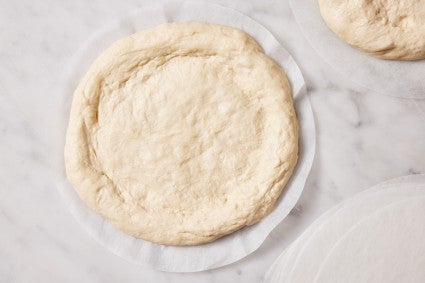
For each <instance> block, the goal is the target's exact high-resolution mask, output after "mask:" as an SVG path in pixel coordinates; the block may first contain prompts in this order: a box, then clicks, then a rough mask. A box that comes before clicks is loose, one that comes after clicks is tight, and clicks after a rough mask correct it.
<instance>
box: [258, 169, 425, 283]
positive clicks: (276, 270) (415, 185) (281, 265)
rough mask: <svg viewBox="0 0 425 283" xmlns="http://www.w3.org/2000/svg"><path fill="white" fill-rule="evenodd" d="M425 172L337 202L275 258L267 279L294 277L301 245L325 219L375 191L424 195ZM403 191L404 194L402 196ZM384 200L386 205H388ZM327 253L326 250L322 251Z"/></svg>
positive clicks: (326, 220) (375, 192)
mask: <svg viewBox="0 0 425 283" xmlns="http://www.w3.org/2000/svg"><path fill="white" fill-rule="evenodd" d="M424 186H425V174H417V175H407V176H402V177H399V178H395V179H390V180H387V181H384V182H382V183H379V184H377V185H375V186H373V187H371V188H370V189H367V190H365V191H362V192H360V193H358V194H357V195H355V196H353V197H351V198H349V199H347V200H345V201H343V202H341V203H339V204H337V205H335V206H334V207H332V208H331V209H329V210H328V211H326V212H325V213H324V214H322V215H321V216H320V217H319V218H317V219H316V220H315V221H314V222H313V223H312V224H311V225H310V226H309V227H307V229H306V230H305V231H304V232H303V233H302V234H301V235H300V236H299V237H298V238H297V239H296V240H295V241H294V242H293V243H292V244H291V245H290V246H289V247H287V248H286V249H285V250H284V251H283V252H282V253H281V255H280V256H279V257H278V258H277V259H276V260H275V262H274V263H273V264H272V266H271V267H270V268H269V270H268V271H267V272H266V275H265V279H264V282H266V283H272V282H286V281H288V280H291V279H292V278H291V271H292V269H293V267H294V264H296V262H297V258H298V255H299V254H300V252H301V250H302V248H304V247H305V245H306V244H307V243H308V242H309V241H310V240H311V237H312V236H314V234H315V233H316V232H317V231H318V230H319V228H320V227H322V226H323V225H324V224H325V223H326V222H329V221H330V220H331V219H332V218H335V217H337V216H338V214H340V213H341V210H343V209H344V208H347V207H350V206H353V204H354V206H355V207H359V205H360V203H362V200H363V201H365V200H367V198H368V197H370V196H372V195H375V196H376V195H377V194H379V195H381V197H383V196H385V194H397V193H398V194H399V197H400V200H403V199H404V197H411V196H422V195H423V193H424V192H425V190H424V188H425V187H424ZM403 191H404V192H405V193H404V196H403ZM385 205H388V203H387V204H384V205H383V207H385ZM323 256H325V254H324V255H323Z"/></svg>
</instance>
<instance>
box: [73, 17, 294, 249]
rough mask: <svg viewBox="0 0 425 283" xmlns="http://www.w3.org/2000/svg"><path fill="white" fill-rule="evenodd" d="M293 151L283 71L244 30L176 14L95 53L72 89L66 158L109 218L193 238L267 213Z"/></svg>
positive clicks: (126, 226)
mask: <svg viewBox="0 0 425 283" xmlns="http://www.w3.org/2000/svg"><path fill="white" fill-rule="evenodd" d="M297 153H298V124H297V119H296V114H295V111H294V106H293V102H292V96H291V88H290V85H289V82H288V80H287V78H286V75H285V72H284V71H283V70H282V69H281V68H280V67H279V66H278V65H277V64H276V63H275V62H274V61H272V59H270V58H269V57H267V56H266V55H265V54H264V53H263V51H262V49H261V47H260V46H259V45H258V44H257V43H256V42H255V41H254V40H253V39H252V38H250V37H249V36H248V35H247V34H245V33H244V32H242V31H240V30H237V29H234V28H230V27H225V26H218V25H211V24H201V23H179V24H176V23H174V24H164V25H161V26H158V27H155V28H151V29H148V30H145V31H142V32H139V33H136V34H133V35H131V36H129V37H127V38H124V39H122V40H119V41H117V42H116V43H114V44H113V45H112V46H111V47H110V48H108V49H107V50H106V51H105V52H103V53H102V54H101V55H100V56H99V57H98V58H97V59H96V60H95V61H94V63H93V64H92V66H91V67H90V68H89V70H88V72H87V74H86V75H85V77H84V78H83V79H82V81H81V83H80V84H79V86H78V88H77V89H76V91H75V93H74V99H73V103H72V108H71V114H70V121H69V126H68V132H67V138H66V145H65V164H66V172H67V176H68V179H69V180H70V182H71V183H72V185H73V187H74V188H75V190H76V192H77V193H78V195H79V196H80V198H81V199H82V200H83V201H84V202H85V203H86V204H87V205H88V206H89V207H90V208H92V209H93V210H94V211H96V212H97V213H99V214H100V215H102V216H103V217H105V218H106V219H108V220H109V221H110V222H111V223H112V224H113V225H114V226H115V227H117V228H119V229H120V230H122V231H124V232H126V233H128V234H130V235H132V236H134V237H137V238H142V239H145V240H149V241H152V242H155V243H160V244H167V245H194V244H201V243H207V242H210V241H213V240H215V239H217V238H219V237H222V236H224V235H226V234H229V233H231V232H233V231H236V230H238V229H240V228H242V227H244V226H247V225H251V224H254V223H256V222H258V221H259V220H261V219H262V218H263V217H265V216H266V215H267V214H268V213H269V212H270V211H271V210H272V208H273V206H274V204H275V202H276V200H277V199H278V198H279V196H280V194H281V192H282V190H283V188H284V187H285V185H286V183H287V182H288V180H289V178H290V176H291V174H292V172H293V170H294V167H295V165H296V162H297Z"/></svg>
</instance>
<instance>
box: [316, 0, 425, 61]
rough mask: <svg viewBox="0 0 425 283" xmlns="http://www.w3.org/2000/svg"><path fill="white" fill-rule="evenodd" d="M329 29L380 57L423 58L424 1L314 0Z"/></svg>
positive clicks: (424, 32)
mask: <svg viewBox="0 0 425 283" xmlns="http://www.w3.org/2000/svg"><path fill="white" fill-rule="evenodd" d="M318 1H319V6H320V12H321V14H322V17H323V19H324V21H325V22H326V24H327V25H328V26H329V28H330V29H331V30H332V31H333V32H335V33H336V34H337V35H338V36H339V37H341V38H342V39H343V40H344V41H346V42H347V43H349V44H350V45H352V46H354V47H357V48H359V49H361V50H363V51H365V52H367V53H369V54H371V55H374V56H376V57H379V58H384V59H400V60H417V59H424V58H425V1H424V0H403V1H396V0H318Z"/></svg>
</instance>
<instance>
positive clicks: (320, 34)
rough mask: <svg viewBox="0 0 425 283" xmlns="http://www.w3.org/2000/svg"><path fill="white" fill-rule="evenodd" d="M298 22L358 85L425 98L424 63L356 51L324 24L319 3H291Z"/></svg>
mask: <svg viewBox="0 0 425 283" xmlns="http://www.w3.org/2000/svg"><path fill="white" fill-rule="evenodd" d="M289 3H290V6H291V9H292V12H293V14H294V16H295V19H296V21H297V23H298V25H299V27H300V29H301V32H302V33H303V34H304V36H305V38H306V39H307V40H308V41H309V42H310V44H311V45H312V47H313V48H314V49H315V50H316V51H317V53H318V54H319V55H320V56H321V57H322V58H323V59H324V60H325V61H326V62H327V63H328V64H330V65H331V66H333V67H334V68H335V69H336V70H338V71H340V72H341V73H343V74H344V75H346V76H348V77H349V78H350V79H351V80H353V81H354V82H355V83H357V84H359V85H361V86H363V87H366V88H368V89H371V90H373V91H376V92H378V93H381V94H384V95H389V96H393V97H401V98H421V99H425V91H424V90H425V60H418V61H397V60H382V59H378V58H375V57H372V56H370V55H367V54H366V53H364V52H362V51H360V50H357V49H355V48H353V47H351V46H350V45H348V44H347V43H345V42H344V41H343V40H342V39H340V38H339V37H338V36H337V35H335V34H334V33H333V32H332V31H331V30H330V29H329V28H328V27H327V26H326V24H325V22H324V21H323V19H322V17H321V15H320V11H319V4H318V1H317V0H290V1H289Z"/></svg>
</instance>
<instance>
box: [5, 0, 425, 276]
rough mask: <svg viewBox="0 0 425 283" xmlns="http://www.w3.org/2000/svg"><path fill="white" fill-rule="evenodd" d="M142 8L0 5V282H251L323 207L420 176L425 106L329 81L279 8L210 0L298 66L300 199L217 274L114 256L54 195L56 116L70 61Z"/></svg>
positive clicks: (129, 4) (342, 80)
mask: <svg viewBox="0 0 425 283" xmlns="http://www.w3.org/2000/svg"><path fill="white" fill-rule="evenodd" d="M142 3H143V1H136V0H130V1H112V0H108V1H90V2H89V1H82V0H78V1H29V0H23V1H6V0H0V7H1V9H0V133H1V136H0V227H1V233H0V281H1V282H5V283H8V282H102V283H105V282H106V283H107V282H170V281H171V282H235V281H236V280H238V281H240V282H259V281H260V280H261V278H262V277H263V275H264V273H265V271H266V270H267V269H268V267H269V266H270V265H271V263H272V262H273V261H274V259H275V258H276V257H277V256H278V254H280V252H281V251H282V250H283V249H284V248H285V247H286V246H287V245H288V244H289V243H290V242H291V241H292V240H293V239H294V238H295V237H297V236H298V235H299V234H300V233H301V232H302V231H303V229H305V227H306V226H307V225H308V224H309V223H311V222H312V221H313V220H314V219H315V218H317V217H318V216H319V215H320V214H321V213H322V212H324V211H325V210H327V209H328V208H330V207H331V206H333V205H335V204H336V203H338V202H340V201H341V200H342V199H345V198H348V197H350V196H351V195H353V194H355V193H356V192H359V191H362V190H364V189H367V188H368V187H370V186H372V185H373V184H376V183H378V182H380V181H383V180H386V179H389V178H393V177H397V176H401V175H406V174H409V173H425V161H424V160H425V101H424V100H422V101H421V100H404V99H397V98H391V97H387V96H382V95H379V94H376V93H372V92H370V91H368V90H366V89H363V88H361V87H359V86H357V85H355V84H353V83H351V81H350V80H349V79H348V78H347V77H344V76H342V75H340V74H338V73H337V72H336V71H335V70H333V69H332V68H331V67H330V66H328V65H326V63H324V62H323V61H322V60H321V59H320V58H318V56H317V54H315V52H314V50H313V49H312V48H311V47H310V46H309V45H308V43H307V41H306V40H305V39H304V38H303V37H302V35H301V34H300V32H299V29H298V27H297V25H296V23H295V21H294V18H293V16H292V14H291V11H290V8H289V5H288V3H287V1H282V0H281V1H259V0H258V1H251V2H250V3H246V4H243V5H241V4H235V3H234V2H233V1H228V2H227V3H226V1H219V3H222V4H226V5H227V6H231V7H232V6H233V7H235V8H237V9H239V10H242V11H243V12H245V13H247V14H249V15H251V16H252V17H253V18H254V19H256V20H258V21H259V22H261V23H262V24H264V25H265V26H266V27H267V28H269V29H270V30H271V31H272V32H273V33H274V34H275V35H276V36H277V38H278V39H279V40H280V41H281V42H282V43H283V44H284V46H285V47H286V48H287V49H288V50H289V51H290V52H291V53H292V54H293V56H294V57H295V59H296V60H297V61H298V63H299V65H300V66H301V67H302V69H303V72H304V74H305V77H306V79H307V81H308V86H309V89H310V95H311V100H312V105H313V108H314V113H315V116H316V122H317V135H318V137H317V150H316V159H315V162H314V165H313V170H312V172H311V176H310V178H309V181H308V182H307V185H306V188H305V190H304V193H303V196H302V198H301V200H300V202H299V203H298V205H297V207H296V208H295V209H294V210H293V212H292V213H291V215H290V217H288V218H287V219H286V220H285V221H284V222H283V223H281V225H279V226H278V227H277V228H276V229H275V230H274V231H273V232H272V234H271V235H270V236H269V238H268V239H267V240H266V241H265V243H264V244H263V246H261V247H260V249H259V250H257V251H256V252H254V253H253V254H252V255H250V256H248V257H247V258H245V259H243V260H241V261H239V262H237V263H235V264H232V265H230V266H227V267H224V268H219V269H216V270H211V271H207V272H200V273H195V274H170V273H163V272H156V271H153V270H149V269H145V268H141V267H138V266H135V265H132V264H130V263H128V262H126V261H125V260H123V259H121V258H119V257H117V256H115V255H113V254H112V253H110V252H109V251H108V250H106V249H105V248H103V247H102V246H100V245H99V244H98V243H96V242H95V241H94V240H93V239H92V238H91V237H90V236H89V235H88V234H87V233H86V232H85V231H84V230H83V229H82V227H80V226H79V225H78V224H77V223H76V221H75V220H74V219H73V217H72V216H71V214H70V213H69V212H68V211H67V208H66V207H65V206H64V204H63V202H62V200H61V198H60V196H59V194H58V192H57V190H56V187H55V176H54V173H53V172H55V170H54V168H52V167H53V164H55V161H56V160H57V158H60V157H58V156H55V151H54V150H53V149H54V148H55V147H57V146H58V144H57V143H58V133H60V132H61V130H60V129H58V125H59V124H60V123H58V119H59V117H58V112H57V111H56V110H55V109H59V107H60V105H59V103H60V101H61V99H60V97H59V94H58V90H59V89H60V83H61V74H62V70H63V68H64V66H66V64H67V62H69V58H70V56H71V55H72V54H73V53H74V52H75V51H76V50H77V49H78V48H79V46H81V44H82V43H83V42H84V41H86V40H87V39H88V38H90V35H91V34H92V33H93V32H95V31H96V30H98V29H99V28H101V27H102V26H104V25H105V24H107V23H108V21H109V20H110V19H111V18H116V17H119V16H121V15H123V14H125V13H126V12H128V11H129V10H132V9H134V8H135V7H140V6H142ZM424 91H425V90H424Z"/></svg>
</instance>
